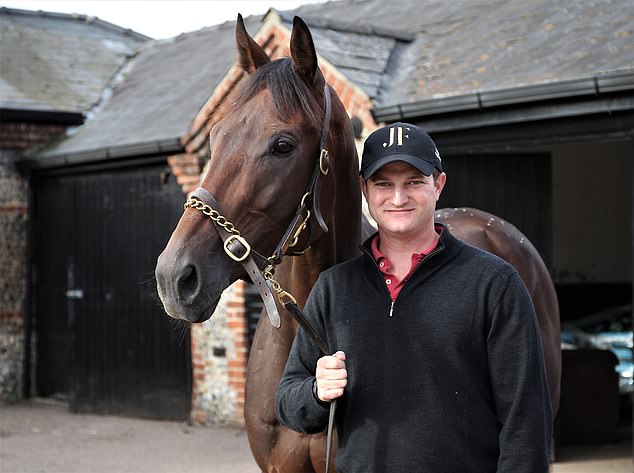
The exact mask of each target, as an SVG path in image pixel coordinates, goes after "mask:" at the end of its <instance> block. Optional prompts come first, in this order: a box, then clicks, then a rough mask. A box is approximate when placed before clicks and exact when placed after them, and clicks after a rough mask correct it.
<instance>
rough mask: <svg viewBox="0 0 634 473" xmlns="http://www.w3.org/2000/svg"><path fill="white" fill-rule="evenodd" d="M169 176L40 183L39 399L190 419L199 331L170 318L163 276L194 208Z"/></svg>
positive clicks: (153, 172) (141, 172)
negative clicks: (166, 252)
mask: <svg viewBox="0 0 634 473" xmlns="http://www.w3.org/2000/svg"><path fill="white" fill-rule="evenodd" d="M168 171H169V168H167V167H166V166H163V165H160V166H146V167H141V168H135V169H131V168H130V169H120V170H116V171H98V172H90V173H78V174H73V175H57V176H54V175H48V176H41V177H38V178H36V180H35V208H34V223H33V225H34V227H33V228H34V234H33V251H34V265H35V287H34V299H35V300H34V302H35V308H34V314H35V316H34V318H35V326H36V333H37V360H36V366H37V369H36V377H37V391H38V394H39V395H42V396H60V397H65V398H67V399H68V400H69V401H70V407H71V410H73V411H76V412H94V413H101V414H118V415H130V416H140V417H151V418H165V419H179V420H180V419H187V418H188V417H189V411H190V407H191V356H190V338H189V329H188V327H186V326H180V325H178V324H175V323H174V322H173V321H170V319H169V318H168V317H167V315H165V313H164V312H163V310H162V308H161V306H160V302H159V300H158V297H157V296H156V289H155V281H154V276H153V274H154V266H155V264H156V258H157V256H158V254H159V253H160V251H161V250H162V248H163V247H164V246H165V243H166V242H167V239H168V238H169V235H170V233H171V231H172V230H173V228H174V227H175V225H176V222H177V221H178V218H179V216H180V214H181V213H182V203H183V201H184V195H183V194H182V192H181V190H180V187H179V186H178V185H177V184H176V183H175V182H174V179H173V177H171V176H170V175H169V173H168Z"/></svg>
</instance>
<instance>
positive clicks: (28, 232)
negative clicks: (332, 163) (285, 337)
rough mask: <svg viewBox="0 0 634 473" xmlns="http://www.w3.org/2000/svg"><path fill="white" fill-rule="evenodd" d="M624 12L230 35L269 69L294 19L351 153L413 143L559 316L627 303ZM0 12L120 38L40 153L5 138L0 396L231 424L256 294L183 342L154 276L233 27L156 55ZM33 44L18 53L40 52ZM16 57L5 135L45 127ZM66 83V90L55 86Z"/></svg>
mask: <svg viewBox="0 0 634 473" xmlns="http://www.w3.org/2000/svg"><path fill="white" fill-rule="evenodd" d="M625 3H626V2H624V1H623V0H620V1H609V2H605V3H589V2H576V1H569V2H560V3H557V4H555V5H553V4H552V2H549V1H546V0H537V1H533V2H524V3H518V2H512V1H508V0H504V1H503V0H500V1H496V2H490V3H488V4H485V5H481V4H478V5H475V4H473V3H472V2H469V1H467V0H464V1H458V2H450V3H447V2H441V1H436V0H434V1H431V0H430V1H426V2H423V3H421V2H420V1H413V0H412V1H405V3H403V2H401V4H400V7H399V8H398V9H394V8H393V6H391V5H389V4H386V3H384V2H380V1H377V0H360V1H346V0H344V1H336V2H329V3H325V4H314V5H306V6H304V7H301V8H299V9H298V10H296V11H294V12H277V11H275V10H271V11H269V12H268V13H267V14H266V15H264V16H263V17H249V18H247V19H246V26H247V30H248V31H249V32H250V33H251V34H252V35H253V36H254V38H255V39H256V40H257V41H258V42H259V43H260V44H261V45H262V46H263V47H264V48H265V49H266V50H267V52H268V53H269V54H270V55H271V56H273V57H278V56H283V55H286V54H287V47H288V43H289V37H290V30H291V22H292V16H293V15H294V14H298V15H300V16H302V18H304V20H305V21H306V22H307V23H308V25H309V26H310V28H311V32H312V34H313V38H314V41H315V46H316V49H317V53H318V55H319V61H320V66H321V68H322V71H323V73H324V75H325V77H326V79H327V81H328V82H329V84H330V85H331V86H332V87H333V88H334V89H335V91H336V92H337V94H338V95H339V97H340V98H341V99H342V102H343V103H344V105H345V106H346V109H347V110H348V113H349V115H350V116H351V117H353V118H354V121H355V123H356V124H357V125H358V126H357V132H358V138H359V142H360V143H361V142H362V140H363V137H364V136H366V135H367V134H368V133H369V132H371V131H372V130H373V129H375V128H376V127H377V126H379V125H381V124H383V123H390V122H395V121H407V122H412V123H416V124H418V125H420V126H422V127H424V128H425V129H427V130H428V131H429V132H430V134H431V135H432V136H433V138H434V139H435V141H436V143H437V145H438V148H439V149H440V151H441V153H442V155H443V163H444V165H445V168H446V171H447V174H448V185H447V187H446V189H445V191H444V193H443V196H442V198H441V201H440V204H439V206H440V207H456V206H460V207H476V208H480V209H482V210H486V211H488V212H491V213H493V214H495V215H498V216H499V217H502V218H504V219H506V220H507V221H509V222H511V223H513V224H514V225H515V226H517V227H518V228H519V229H520V230H522V232H523V233H524V234H525V235H526V236H527V237H528V238H529V239H530V240H531V241H532V242H533V243H534V245H535V246H536V247H537V249H538V250H539V252H540V254H541V255H542V258H543V259H544V261H545V263H546V265H547V266H548V268H549V269H550V272H551V275H552V278H553V281H554V282H555V285H556V288H557V292H558V297H559V303H560V312H561V318H562V320H564V321H566V320H573V319H578V318H580V317H582V316H584V315H588V314H591V313H593V312H596V311H598V310H600V309H605V308H608V307H611V306H618V305H623V304H628V303H629V304H631V300H632V266H633V262H632V261H633V260H632V245H633V240H632V224H633V222H634V215H633V210H632V187H633V186H632V183H633V182H634V170H633V165H632V159H633V156H634V141H633V137H634V66H633V64H634V48H633V47H632V45H631V43H632V35H634V31H633V30H632V23H631V21H628V18H627V15H623V14H619V12H620V11H623V9H624V8H627V5H626V4H625ZM0 15H2V19H3V21H2V41H3V45H4V44H7V40H10V41H13V42H14V44H16V45H19V44H21V45H24V42H21V43H20V42H19V38H20V34H25V33H20V32H23V31H31V30H29V28H32V29H33V28H35V29H36V30H39V31H40V32H41V31H47V32H50V34H56V35H58V36H56V37H57V38H59V41H58V43H57V44H62V45H64V44H65V43H63V42H62V38H63V37H64V35H65V34H67V31H66V29H65V28H67V25H68V24H72V25H74V27H76V28H78V29H80V26H81V28H82V29H81V31H82V32H83V33H81V34H83V35H86V36H87V37H88V36H90V35H97V34H100V35H106V34H108V35H114V36H115V37H116V38H119V39H117V41H120V42H121V46H120V47H116V48H115V47H112V46H111V43H112V42H114V41H115V40H114V39H112V38H109V39H108V40H107V41H106V40H103V41H102V42H101V44H102V45H106V46H93V48H97V49H98V48H99V47H102V48H105V49H108V51H110V52H112V51H116V52H117V54H119V56H116V61H115V62H114V63H113V65H112V67H111V68H110V69H109V70H107V71H100V73H101V74H102V85H101V87H100V88H98V93H96V94H93V96H92V98H91V99H90V100H84V101H83V102H82V101H79V100H78V101H77V104H76V105H74V108H72V107H68V106H67V105H66V104H55V105H54V110H53V112H54V113H56V114H57V115H56V120H61V117H62V116H64V117H66V118H68V117H67V116H66V115H63V113H67V112H69V111H70V112H71V113H72V114H74V115H72V121H71V122H64V121H54V122H53V125H55V126H57V127H58V128H55V129H54V130H55V136H56V138H57V139H56V140H55V141H54V142H51V141H50V140H48V139H42V140H41V141H44V142H46V143H47V146H46V147H43V148H32V147H30V146H23V147H20V148H11V147H8V146H7V143H10V141H4V139H3V143H2V149H3V151H2V153H3V154H2V155H3V156H4V157H5V159H4V160H3V162H2V166H3V173H4V175H5V176H8V177H6V178H4V182H9V181H10V182H11V183H12V184H11V186H12V187H11V188H12V189H17V190H15V191H13V194H12V195H13V196H12V197H10V198H7V199H6V200H3V206H2V207H1V210H2V212H3V213H2V216H3V218H5V219H8V220H10V221H11V222H12V226H11V227H10V228H11V230H10V232H8V233H10V234H11V237H10V238H11V239H10V238H9V236H7V244H6V245H4V244H3V246H2V248H0V254H1V255H2V256H1V258H3V259H7V260H9V259H11V258H12V261H13V263H12V264H13V266H12V267H13V268H15V270H14V271H11V272H10V274H6V275H4V274H3V276H2V277H3V279H4V281H3V284H4V285H5V287H12V288H13V287H15V288H18V289H17V290H16V291H15V292H14V291H11V293H12V294H15V295H16V298H15V299H14V300H11V301H7V302H5V301H4V300H3V301H2V304H3V306H2V307H0V336H2V337H4V338H5V339H7V340H8V339H11V340H14V343H13V345H11V346H12V347H14V348H11V350H9V352H5V353H4V355H3V356H5V358H3V359H0V362H1V363H2V364H3V368H4V367H7V369H3V370H2V371H0V373H9V372H10V373H12V374H11V376H12V378H11V379H14V380H18V381H16V382H14V384H13V385H12V386H14V388H13V391H12V393H2V394H3V396H5V397H16V396H20V395H42V396H56V397H61V398H64V399H68V400H69V403H70V406H71V408H72V409H74V410H76V411H89V412H101V413H116V414H128V415H141V416H154V417H161V418H188V417H192V418H193V419H194V420H195V421H196V422H199V423H214V424H215V423H240V422H242V420H241V419H242V405H243V400H244V374H245V372H246V363H247V359H248V351H249V346H250V339H251V338H252V330H253V327H254V325H255V324H254V321H255V320H257V317H259V313H260V309H261V304H260V302H259V300H258V296H257V292H255V291H253V290H252V289H251V288H250V285H249V284H246V283H244V282H237V283H235V284H234V285H233V286H232V287H230V288H229V289H228V290H227V291H226V292H225V294H224V295H223V300H222V302H221V304H220V305H219V308H218V310H217V311H216V313H215V314H214V315H213V316H212V318H211V319H210V321H208V322H206V323H204V324H195V325H193V326H192V327H191V328H189V327H185V326H179V325H178V324H175V323H174V322H173V321H170V320H168V318H167V316H165V315H164V314H163V313H162V309H161V307H160V303H159V302H158V300H157V297H156V295H155V289H154V281H153V279H152V277H153V269H154V265H155V262H156V257H157V256H158V254H159V253H160V251H161V250H162V248H163V246H164V245H165V243H166V241H167V239H168V238H169V235H170V233H171V231H172V229H173V227H174V226H175V224H176V221H177V219H178V217H179V216H180V214H181V211H182V204H183V202H184V201H185V198H186V194H187V193H188V192H189V191H191V190H193V189H194V188H195V187H197V184H198V182H199V180H200V176H201V173H203V172H205V171H206V169H205V164H206V162H207V159H208V156H209V142H208V133H209V130H210V129H211V128H212V127H213V125H214V124H215V123H217V122H218V121H219V120H221V119H222V117H223V116H224V114H225V113H226V110H227V108H228V107H230V106H231V97H232V93H233V92H234V91H235V89H236V87H237V86H238V85H239V84H240V82H241V80H242V79H243V74H242V72H241V71H240V70H239V69H238V68H237V67H236V65H235V64H234V61H235V59H236V53H235V45H234V28H235V23H234V22H228V23H224V24H222V25H217V26H213V27H209V28H205V29H203V30H200V31H196V32H192V33H186V34H182V35H179V36H177V37H176V38H172V39H170V40H163V41H152V40H149V39H147V38H143V37H140V36H139V35H136V34H134V33H132V32H129V31H123V30H121V29H117V27H113V26H112V25H110V26H108V27H106V25H104V22H100V21H98V20H92V22H91V21H87V20H86V19H85V18H81V17H71V16H69V15H56V14H48V13H34V12H25V11H19V10H8V9H3V10H1V11H0ZM32 24H35V27H34V26H32ZM395 25H397V26H398V28H395ZM31 34H32V36H30V37H29V44H31V47H32V48H33V49H35V46H36V45H39V46H38V47H40V48H45V46H44V43H45V41H50V37H48V36H45V35H44V34H41V37H39V36H38V35H37V34H36V33H35V32H32V33H31ZM47 34H49V33H47ZM77 43H78V42H77V41H76V42H73V43H72V44H69V45H68V47H67V48H66V49H68V50H69V52H68V53H65V54H69V55H70V54H71V53H72V51H73V48H79V46H78V45H77ZM49 44H50V43H49ZM124 46H125V47H124ZM62 49H64V51H66V49H65V48H64V47H59V46H58V47H57V48H56V51H57V54H60V53H59V51H60V50H62ZM6 51H10V53H7V52H6ZM41 51H42V52H41V53H38V54H39V55H40V57H44V58H45V59H46V60H47V61H53V58H48V57H47V55H46V54H44V52H45V50H44V49H42V50H41ZM24 54H26V52H25V51H24V49H20V48H19V47H18V46H16V49H15V50H7V49H5V48H4V46H3V52H2V55H3V59H2V61H3V68H2V71H0V77H1V78H2V82H0V83H1V84H3V89H2V90H7V91H8V92H7V94H8V95H6V100H5V93H4V92H3V94H2V102H1V104H0V106H1V107H2V113H3V115H2V127H3V129H9V128H10V127H13V128H12V129H15V128H16V127H18V125H16V124H19V123H25V122H28V123H31V122H33V123H45V124H47V126H50V125H51V123H50V122H47V121H43V120H40V117H39V116H38V119H37V120H36V119H34V118H33V116H32V115H29V114H30V113H35V112H34V110H36V109H32V108H29V107H31V105H30V103H29V100H31V101H32V100H34V99H35V98H36V97H38V95H37V94H40V95H39V96H41V97H44V98H46V97H48V95H49V92H47V90H49V91H50V90H56V89H53V88H51V89H46V88H44V87H43V88H42V90H31V89H24V88H21V87H22V84H21V83H20V82H19V81H15V80H10V79H9V78H8V77H7V74H8V72H7V71H10V70H11V62H10V61H8V60H7V62H6V63H7V64H9V66H7V67H4V64H5V57H4V56H5V55H7V57H9V56H10V57H13V56H16V57H22V56H23V55H24ZM58 59H59V58H57V59H56V60H58ZM71 61H72V59H71V57H70V56H69V57H67V58H64V59H62V63H65V64H67V63H70V62H71ZM76 64H78V65H77V66H76V67H79V63H76ZM24 67H30V66H28V65H25V66H24ZM82 67H83V68H89V66H88V65H85V66H82ZM33 74H40V76H45V73H44V72H42V71H37V70H36V71H33ZM63 79H65V81H66V82H67V83H68V84H74V79H73V75H72V74H71V73H68V75H67V76H66V77H63ZM61 82H62V83H63V82H64V80H62V81H61ZM7 83H8V84H10V85H11V87H13V88H9V87H8V86H6V85H5V84H7ZM51 87H53V86H52V85H51ZM69 87H70V86H69ZM52 95H53V96H57V95H58V93H57V92H55V93H53V94H52ZM20 97H22V98H23V100H22V101H20V100H21V99H20ZM24 97H26V99H28V100H26V99H24ZM42 100H44V99H42ZM65 107H66V108H65ZM40 112H41V111H40ZM62 112H63V113H62ZM27 118H28V119H29V120H31V122H29V120H27ZM20 120H22V121H20ZM38 120H40V121H38ZM20 126H21V125H20ZM16 133H17V132H11V136H12V137H14V136H17V135H16ZM11 139H14V138H11ZM38 143H39V142H38ZM38 143H33V144H38ZM12 146H13V145H12ZM6 156H10V160H9V158H6ZM3 199H4V195H3ZM3 228H4V227H3ZM16 235H17V238H16ZM27 241H28V242H29V244H28V250H27V245H26V244H25V242H27ZM9 242H13V243H9ZM16 245H17V247H18V249H19V251H18V253H17V254H19V255H21V256H20V257H17V258H16V257H15V254H16V252H15V247H16ZM11 255H12V256H11ZM23 334H24V336H22V335H23ZM11 337H13V338H11ZM7 353H8V354H7ZM9 359H11V360H13V361H9ZM16 360H17V361H16ZM20 386H22V391H23V392H21V391H20ZM562 402H564V400H562Z"/></svg>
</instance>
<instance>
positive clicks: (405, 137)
mask: <svg viewBox="0 0 634 473" xmlns="http://www.w3.org/2000/svg"><path fill="white" fill-rule="evenodd" d="M392 161H404V162H406V163H407V164H409V165H411V166H414V167H415V168H416V169H418V170H419V171H420V172H422V173H423V174H424V175H426V176H429V175H431V173H432V171H433V169H434V168H436V169H438V170H439V171H440V172H442V162H441V159H440V153H439V152H438V149H437V148H436V145H435V144H434V142H433V141H432V139H431V138H430V137H429V135H428V134H427V132H425V130H423V129H422V128H419V127H417V126H416V125H410V124H409V123H394V124H392V125H389V126H386V127H383V128H379V129H378V130H375V131H374V132H372V133H371V134H370V136H368V138H367V139H366V140H365V144H364V145H363V159H362V160H361V171H360V174H361V175H362V176H363V179H364V180H367V179H368V178H369V177H370V176H372V174H374V173H375V172H376V171H378V170H379V169H380V168H381V167H383V166H385V165H386V164H388V163H391V162H392Z"/></svg>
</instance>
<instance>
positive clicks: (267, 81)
mask: <svg viewBox="0 0 634 473" xmlns="http://www.w3.org/2000/svg"><path fill="white" fill-rule="evenodd" d="M265 88H266V89H269V90H270V92H271V95H272V96H273V102H274V104H275V110H276V113H277V115H278V118H279V119H280V120H283V119H285V118H286V119H288V117H289V116H292V115H293V114H295V113H297V112H299V113H301V114H302V115H304V117H305V118H306V119H307V120H308V122H309V124H310V125H311V126H313V127H314V128H316V129H320V128H321V126H322V120H323V117H322V114H323V112H322V110H321V107H320V104H319V101H318V100H317V99H316V98H315V96H314V95H313V93H312V91H311V90H310V88H309V87H308V86H307V85H306V83H305V82H304V81H303V80H302V79H301V77H299V76H298V75H297V74H296V73H295V72H294V71H293V66H292V63H291V60H290V59H289V58H284V59H278V60H276V61H272V62H270V63H268V64H266V65H264V66H262V67H260V68H258V69H257V70H256V71H255V72H254V73H253V74H251V75H250V76H249V78H248V79H247V81H246V82H245V84H244V87H243V88H242V90H241V91H240V92H239V94H238V96H237V98H236V106H238V107H239V106H241V105H244V104H245V103H246V102H248V101H249V100H250V99H251V98H253V97H254V96H255V95H256V94H258V93H259V92H260V91H262V90H263V89H265Z"/></svg>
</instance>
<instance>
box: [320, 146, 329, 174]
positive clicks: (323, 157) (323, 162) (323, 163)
mask: <svg viewBox="0 0 634 473" xmlns="http://www.w3.org/2000/svg"><path fill="white" fill-rule="evenodd" d="M328 166H329V163H328V150H327V149H326V148H323V149H322V150H321V153H319V170H320V171H321V173H322V174H323V175H324V176H325V175H326V174H328Z"/></svg>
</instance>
